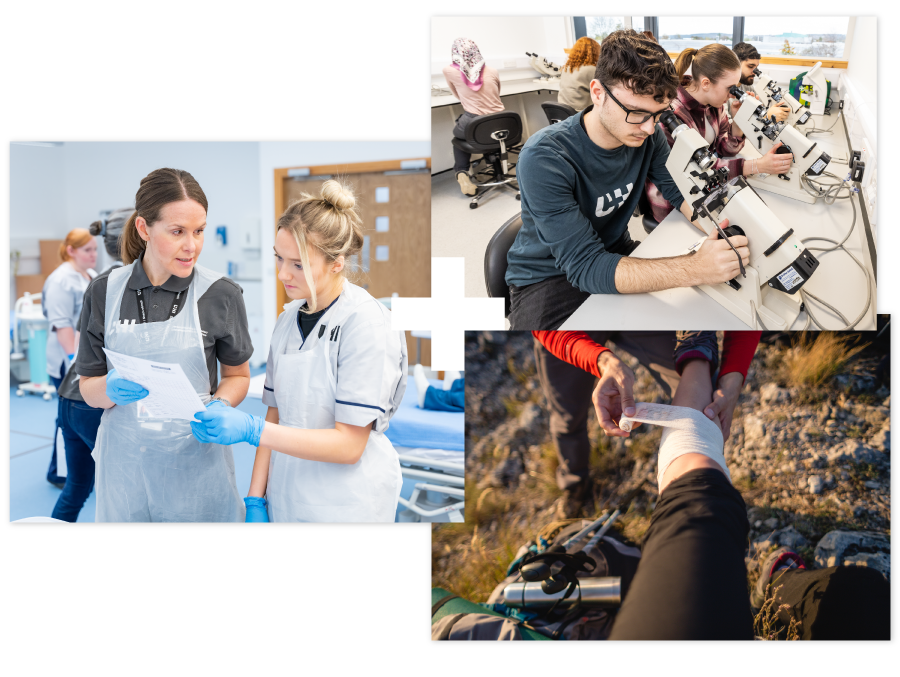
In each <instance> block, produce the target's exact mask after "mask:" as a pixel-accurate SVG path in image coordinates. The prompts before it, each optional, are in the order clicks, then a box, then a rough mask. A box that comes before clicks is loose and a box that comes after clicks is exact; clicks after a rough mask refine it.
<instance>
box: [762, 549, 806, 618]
mask: <svg viewBox="0 0 900 677" xmlns="http://www.w3.org/2000/svg"><path fill="white" fill-rule="evenodd" d="M786 569H806V563H805V562H804V561H803V558H801V557H800V555H798V554H797V553H796V552H794V551H793V550H789V549H788V548H783V547H782V548H778V549H777V550H776V551H775V552H773V553H772V554H771V555H769V556H768V557H766V559H765V560H764V561H763V563H762V564H760V566H759V570H760V574H759V580H758V581H756V587H755V588H754V589H753V592H752V593H751V594H750V606H752V607H753V608H754V609H755V610H757V611H758V610H759V609H761V608H762V605H763V604H765V602H766V588H768V587H769V585H777V582H778V576H775V574H776V572H778V571H782V570H786ZM769 594H770V595H771V594H772V591H771V590H769Z"/></svg>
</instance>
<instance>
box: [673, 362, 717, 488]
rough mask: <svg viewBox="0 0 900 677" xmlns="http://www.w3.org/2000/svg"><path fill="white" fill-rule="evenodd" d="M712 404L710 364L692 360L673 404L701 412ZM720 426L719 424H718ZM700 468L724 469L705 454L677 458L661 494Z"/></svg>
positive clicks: (685, 369)
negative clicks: (683, 476)
mask: <svg viewBox="0 0 900 677" xmlns="http://www.w3.org/2000/svg"><path fill="white" fill-rule="evenodd" d="M710 402H712V377H711V375H710V373H709V362H707V361H706V360H691V361H690V362H688V363H687V364H686V365H685V367H684V371H682V373H681V381H679V383H678V389H677V390H676V391H675V396H674V397H673V398H672V404H673V405H674V406H676V407H689V408H690V409H696V410H697V411H699V412H702V411H703V408H704V407H706V405H708V404H709V403H710ZM717 425H718V424H717ZM700 468H712V469H713V470H718V471H719V472H721V471H722V468H721V467H720V466H719V464H718V463H716V462H715V461H714V460H712V459H711V458H709V456H705V455H703V454H684V455H683V456H679V457H678V458H676V459H675V460H674V461H672V463H671V464H670V465H669V467H668V468H667V469H666V472H665V474H664V475H663V478H662V482H660V485H659V493H662V492H663V489H665V488H666V487H667V486H668V485H669V484H670V483H671V482H672V480H675V479H677V478H679V477H681V476H682V475H684V474H685V473H688V472H690V471H691V470H698V469H700Z"/></svg>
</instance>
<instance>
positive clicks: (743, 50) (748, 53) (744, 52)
mask: <svg viewBox="0 0 900 677" xmlns="http://www.w3.org/2000/svg"><path fill="white" fill-rule="evenodd" d="M731 50H732V51H733V52H734V53H735V54H737V58H738V59H739V60H740V61H750V60H751V59H753V60H754V61H759V52H758V51H756V47H754V46H753V45H751V44H750V43H749V42H739V43H737V44H736V45H735V46H734V47H732V48H731Z"/></svg>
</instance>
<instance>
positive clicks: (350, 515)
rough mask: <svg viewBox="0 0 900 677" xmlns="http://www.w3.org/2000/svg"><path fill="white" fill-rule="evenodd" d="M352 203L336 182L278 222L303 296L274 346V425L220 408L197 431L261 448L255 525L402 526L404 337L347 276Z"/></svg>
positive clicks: (282, 256)
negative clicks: (396, 440) (396, 431)
mask: <svg viewBox="0 0 900 677" xmlns="http://www.w3.org/2000/svg"><path fill="white" fill-rule="evenodd" d="M355 202H356V200H355V198H354V196H353V193H352V192H351V191H350V189H349V188H348V187H346V186H344V185H342V184H341V183H339V182H337V181H334V180H329V181H326V182H325V183H324V184H323V186H322V191H321V194H320V195H315V196H313V195H304V196H303V197H302V198H301V199H300V200H298V201H297V202H295V203H294V204H292V205H291V206H290V207H288V209H287V210H286V211H285V213H284V214H283V215H282V216H281V218H280V219H279V221H278V229H277V233H276V237H275V264H276V266H277V268H278V279H279V280H280V281H281V282H282V283H283V284H284V288H285V291H286V292H287V295H288V296H289V297H290V298H291V299H294V300H293V301H292V302H291V303H289V304H288V305H287V306H285V311H284V312H283V313H282V314H281V316H280V317H279V318H278V322H277V324H276V326H275V332H274V334H273V336H272V341H271V344H270V351H269V360H268V364H267V367H266V383H265V390H264V392H263V402H264V403H265V404H267V405H268V406H269V411H268V413H267V415H266V418H265V420H263V419H262V418H260V417H258V416H252V415H250V414H247V413H245V412H242V411H238V410H236V409H229V408H222V407H217V408H211V409H208V410H207V411H205V412H201V413H199V414H197V416H196V418H197V419H198V421H199V422H194V423H192V424H191V426H192V427H193V430H194V435H195V436H196V437H197V439H199V440H201V441H204V442H215V443H218V444H235V443H237V442H248V443H250V444H252V445H254V446H257V447H258V448H257V452H256V462H255V464H254V466H253V477H252V480H251V483H250V492H249V494H250V495H249V496H248V497H247V498H246V499H244V502H245V504H246V505H247V521H248V522H251V521H255V522H266V521H273V522H392V521H394V515H395V511H396V508H397V499H398V498H399V496H400V486H401V483H402V478H401V475H400V462H399V458H398V456H397V452H396V451H395V450H394V448H393V446H392V445H391V443H390V441H389V440H388V439H387V437H385V435H384V432H385V430H387V427H388V423H389V421H390V419H391V417H392V416H393V415H394V412H396V410H397V408H398V407H399V406H400V400H401V399H402V398H403V393H404V391H405V390H406V376H407V353H406V340H405V336H404V334H403V332H400V331H394V330H392V329H391V318H390V311H388V310H387V308H385V307H384V306H383V305H382V304H381V303H379V302H378V301H377V300H375V299H374V298H373V297H372V296H371V295H370V294H369V293H368V292H367V291H365V290H364V289H362V288H361V287H358V286H356V285H355V284H352V283H351V282H350V281H349V280H347V279H346V277H345V270H346V267H347V264H348V263H349V259H350V257H352V256H354V255H356V254H358V253H359V252H360V250H361V248H362V244H363V235H362V228H361V226H362V222H361V219H360V217H359V214H358V212H357V210H356V208H355Z"/></svg>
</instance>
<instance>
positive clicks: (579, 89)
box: [558, 37, 600, 111]
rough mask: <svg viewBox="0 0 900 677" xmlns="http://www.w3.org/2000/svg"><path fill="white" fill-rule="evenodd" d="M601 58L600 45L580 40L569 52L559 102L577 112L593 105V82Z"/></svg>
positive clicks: (591, 39) (589, 39) (592, 41)
mask: <svg viewBox="0 0 900 677" xmlns="http://www.w3.org/2000/svg"><path fill="white" fill-rule="evenodd" d="M599 58H600V43H599V42H597V41H596V40H594V39H593V38H588V37H584V38H578V40H577V41H576V42H575V44H574V45H573V46H572V49H571V51H570V52H569V58H568V59H567V60H566V65H565V66H563V69H562V75H561V76H560V78H559V98H558V101H559V102H560V103H563V104H565V105H567V106H571V107H572V108H574V109H575V110H576V111H580V110H584V109H585V108H587V107H588V106H590V105H591V80H593V79H594V73H595V71H596V70H597V60H598V59H599Z"/></svg>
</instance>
